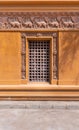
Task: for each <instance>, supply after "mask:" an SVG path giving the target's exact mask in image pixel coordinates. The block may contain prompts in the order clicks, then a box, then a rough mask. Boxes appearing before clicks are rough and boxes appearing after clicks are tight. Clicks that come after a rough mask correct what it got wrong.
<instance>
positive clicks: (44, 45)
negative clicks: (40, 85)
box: [29, 40, 50, 82]
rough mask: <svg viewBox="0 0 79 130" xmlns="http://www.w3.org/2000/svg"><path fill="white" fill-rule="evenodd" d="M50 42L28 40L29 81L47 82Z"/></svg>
mask: <svg viewBox="0 0 79 130" xmlns="http://www.w3.org/2000/svg"><path fill="white" fill-rule="evenodd" d="M49 48H50V40H29V81H32V82H49V77H50V76H49V75H50V71H49V69H50V54H49V51H50V50H49Z"/></svg>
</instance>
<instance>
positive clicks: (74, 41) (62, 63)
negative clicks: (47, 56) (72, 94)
mask: <svg viewBox="0 0 79 130" xmlns="http://www.w3.org/2000/svg"><path fill="white" fill-rule="evenodd" d="M58 57H59V58H58V59H59V84H64V85H67V84H73V85H78V84H79V32H78V31H77V32H76V31H71V32H70V31H68V32H59V56H58Z"/></svg>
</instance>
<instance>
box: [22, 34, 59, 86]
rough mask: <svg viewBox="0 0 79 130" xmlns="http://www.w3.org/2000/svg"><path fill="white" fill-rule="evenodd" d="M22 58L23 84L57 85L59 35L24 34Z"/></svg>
mask: <svg viewBox="0 0 79 130" xmlns="http://www.w3.org/2000/svg"><path fill="white" fill-rule="evenodd" d="M38 34H39V35H38ZM21 58H22V68H21V76H22V83H23V84H28V85H29V84H30V85H32V83H33V85H35V84H36V83H37V84H38V83H39V84H40V85H41V83H42V84H49V85H51V84H57V33H55V32H51V33H48V32H47V33H45V32H43V33H41V35H40V33H34V32H33V33H32V32H30V33H27V32H24V33H22V51H21Z"/></svg>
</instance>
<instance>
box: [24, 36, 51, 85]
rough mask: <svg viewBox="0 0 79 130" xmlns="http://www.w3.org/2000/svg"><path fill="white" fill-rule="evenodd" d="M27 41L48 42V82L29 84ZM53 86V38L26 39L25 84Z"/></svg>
mask: <svg viewBox="0 0 79 130" xmlns="http://www.w3.org/2000/svg"><path fill="white" fill-rule="evenodd" d="M29 40H30V41H31V40H49V41H50V45H49V46H50V55H49V58H50V59H49V60H50V67H49V69H50V70H49V72H50V75H49V82H30V81H29V67H28V65H29V64H28V63H29V61H28V60H29ZM32 83H33V84H53V37H49V36H48V37H46V36H43V37H33V36H32V37H26V84H32Z"/></svg>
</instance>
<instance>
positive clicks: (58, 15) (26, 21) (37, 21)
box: [0, 12, 79, 30]
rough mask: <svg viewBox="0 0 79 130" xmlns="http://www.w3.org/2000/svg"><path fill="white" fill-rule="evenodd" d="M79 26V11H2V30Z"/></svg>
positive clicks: (0, 15) (0, 22) (0, 18)
mask: <svg viewBox="0 0 79 130" xmlns="http://www.w3.org/2000/svg"><path fill="white" fill-rule="evenodd" d="M40 28H41V29H50V28H59V29H61V28H62V29H66V28H68V29H71V28H76V29H78V28H79V12H0V30H1V29H4V30H9V29H16V30H21V29H40Z"/></svg>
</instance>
